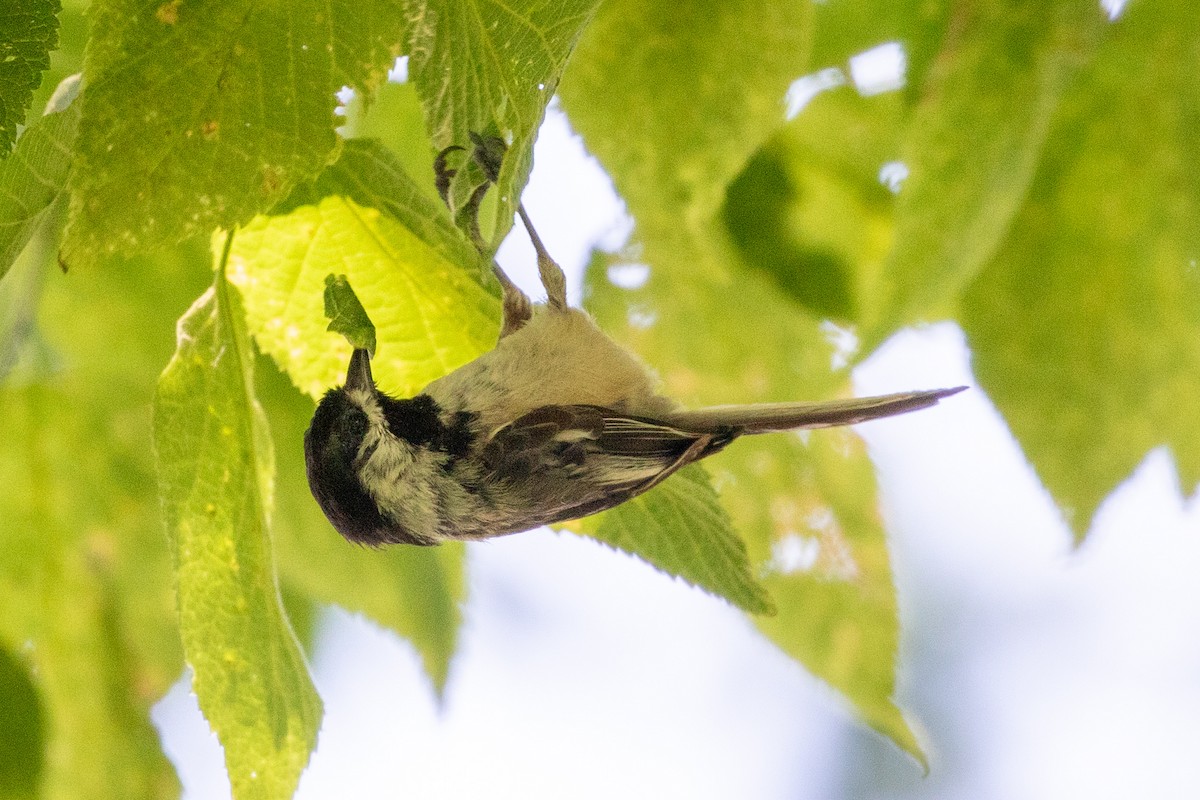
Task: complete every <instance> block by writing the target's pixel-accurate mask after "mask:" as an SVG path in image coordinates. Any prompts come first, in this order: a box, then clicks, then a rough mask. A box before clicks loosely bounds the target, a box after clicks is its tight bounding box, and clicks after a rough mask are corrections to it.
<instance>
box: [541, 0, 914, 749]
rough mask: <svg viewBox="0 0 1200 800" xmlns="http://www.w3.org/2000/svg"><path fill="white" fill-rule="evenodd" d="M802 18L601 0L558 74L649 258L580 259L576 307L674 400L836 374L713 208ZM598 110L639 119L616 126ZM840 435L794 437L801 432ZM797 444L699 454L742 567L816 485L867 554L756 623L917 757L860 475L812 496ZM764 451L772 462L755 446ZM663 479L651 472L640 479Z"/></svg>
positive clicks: (811, 389) (766, 11)
mask: <svg viewBox="0 0 1200 800" xmlns="http://www.w3.org/2000/svg"><path fill="white" fill-rule="evenodd" d="M810 13H811V7H810V6H809V5H807V4H776V3H767V2H756V1H755V0H744V1H743V2H734V3H724V4H720V5H719V6H716V7H714V6H711V5H701V4H697V5H695V6H684V7H683V8H680V7H679V5H678V4H673V5H668V4H666V3H649V4H647V3H634V2H632V0H628V1H627V2H613V3H609V4H606V5H605V6H603V8H602V9H601V11H600V12H599V14H598V15H597V18H596V20H595V22H594V23H593V25H592V26H590V27H589V28H588V31H587V33H586V34H585V36H584V38H583V40H582V41H581V42H580V45H579V48H578V50H577V51H576V54H575V56H574V60H573V62H572V66H571V70H570V72H569V74H568V75H567V77H566V79H565V80H564V82H563V86H562V91H561V94H562V97H563V101H564V105H565V106H566V109H567V112H568V114H569V115H570V118H571V121H572V123H573V124H574V125H575V127H576V129H577V130H578V131H580V133H581V134H582V135H583V137H584V140H585V142H586V143H587V145H588V147H589V149H590V150H591V151H592V152H593V153H594V154H595V155H596V156H597V157H598V158H599V159H600V160H601V162H602V163H603V164H604V165H605V167H606V168H607V169H608V171H609V173H610V175H611V176H612V178H613V181H614V182H615V183H616V185H617V188H618V189H619V190H620V192H621V194H622V195H623V197H624V198H625V200H626V202H627V203H628V205H629V209H630V211H631V212H632V213H633V215H634V218H635V219H636V221H637V229H636V232H635V235H636V237H637V239H638V242H639V244H640V245H641V246H642V249H641V250H640V251H639V252H638V253H637V255H636V259H637V261H640V262H642V263H644V264H648V265H649V267H650V270H649V278H648V280H647V282H646V283H645V285H644V286H642V287H640V288H638V289H634V290H625V291H622V290H618V289H616V288H615V287H614V286H613V285H612V284H611V283H610V282H609V281H607V280H605V279H604V275H605V268H606V267H610V268H620V263H619V262H620V261H621V260H622V259H617V262H618V263H614V264H602V263H601V264H597V265H594V268H593V270H592V271H591V275H590V281H589V290H590V293H589V295H588V296H589V301H590V303H591V306H590V307H591V308H592V310H593V311H594V313H595V314H596V316H597V318H598V319H599V320H600V323H601V325H602V327H604V328H605V330H607V331H609V332H610V333H612V334H614V335H616V336H618V337H619V338H620V339H622V340H624V341H625V342H627V343H629V344H630V346H631V347H632V348H633V349H634V350H636V351H637V352H639V353H641V354H642V355H643V356H645V357H646V358H647V360H648V361H649V362H650V363H651V364H652V365H653V366H654V367H655V368H656V369H657V370H658V371H659V373H660V375H661V376H662V378H663V382H664V384H665V391H666V393H667V394H670V395H672V396H674V397H678V398H680V399H681V400H683V401H685V402H688V403H705V404H708V403H731V402H753V401H765V400H796V399H800V398H814V399H817V398H822V397H829V396H830V395H831V394H832V393H833V392H835V391H836V390H838V389H840V388H841V387H842V386H843V385H844V383H845V377H844V375H839V374H837V372H835V370H834V369H833V362H834V356H835V351H834V348H833V346H832V345H831V343H830V342H829V341H828V337H827V336H826V334H825V333H824V331H823V330H822V328H821V326H820V324H819V322H818V321H817V320H816V319H815V318H813V317H810V316H808V315H806V314H803V313H800V312H798V310H797V307H796V305H795V304H793V303H791V302H790V301H789V300H788V299H787V298H785V297H783V296H782V295H781V294H780V293H779V291H778V289H777V288H775V287H774V286H772V285H770V284H769V283H768V282H767V281H766V280H765V279H764V278H763V276H762V275H761V274H759V273H756V272H752V271H749V270H746V269H744V267H743V265H741V264H739V259H738V254H737V252H736V251H735V250H734V248H733V247H732V246H731V243H730V241H729V240H728V238H726V236H725V226H724V224H723V220H722V218H721V214H722V209H723V207H724V204H725V200H726V193H727V189H728V186H729V184H730V183H731V182H732V181H733V180H734V178H735V177H736V176H737V175H738V174H739V173H740V172H741V171H742V169H743V166H744V165H745V163H746V162H747V160H748V159H749V158H750V156H751V155H752V154H753V153H754V152H755V151H756V150H757V149H758V148H759V147H760V146H761V144H762V143H763V142H765V141H766V140H767V139H768V138H769V137H770V136H771V135H772V134H773V133H774V132H775V131H776V130H777V129H778V128H779V126H780V125H781V124H782V122H783V98H784V95H785V93H786V91H787V88H788V86H789V84H790V83H791V81H792V80H793V79H794V78H796V77H798V76H799V75H800V74H802V73H803V71H804V70H805V68H806V57H805V53H806V48H807V42H808V37H809V32H808V24H809V14H810ZM734 75H736V76H738V78H737V79H736V80H731V79H730V76H734ZM614 119H632V120H637V124H636V125H634V126H625V125H621V126H617V125H613V124H612V120H614ZM634 257H635V256H632V255H631V256H629V257H628V258H634ZM628 258H627V259H625V260H626V261H628ZM634 263H637V262H634ZM845 435H847V434H844V433H843V434H839V433H837V432H832V431H814V432H812V433H811V434H810V435H809V436H810V437H811V440H812V441H814V442H815V441H817V440H821V439H823V438H825V437H830V436H833V437H839V436H845ZM797 441H798V440H793V439H790V438H788V437H787V436H786V435H779V436H774V437H756V438H755V439H753V440H750V441H742V442H736V443H735V444H734V445H733V446H731V447H730V448H729V449H728V450H726V451H725V452H723V453H721V454H718V455H717V456H714V457H713V458H712V459H709V460H708V462H706V463H707V464H708V466H709V468H710V469H712V470H714V473H715V475H716V482H717V485H719V486H723V487H729V489H728V491H726V492H724V493H723V496H722V500H723V502H725V503H726V505H727V506H728V507H729V508H730V510H731V512H732V514H733V519H734V521H735V522H736V523H737V527H738V528H739V530H741V531H742V532H743V533H744V534H746V535H747V537H748V541H747V547H748V552H749V555H750V560H751V563H752V564H754V565H756V567H757V566H760V565H766V564H767V563H769V561H770V559H771V553H772V550H773V548H774V547H775V543H776V542H777V541H779V540H781V539H782V538H784V537H786V536H787V535H789V534H790V533H792V532H793V531H798V532H800V533H801V534H804V533H805V532H806V531H808V530H809V529H810V528H811V527H812V524H813V523H812V522H810V521H808V520H806V519H805V518H803V517H800V518H799V519H798V520H797V521H796V524H795V525H791V524H789V525H788V526H780V525H777V524H776V520H775V519H774V518H773V516H772V510H773V509H776V508H779V507H782V506H787V505H789V504H791V505H801V506H802V505H803V504H805V503H809V504H811V503H812V497H813V495H814V494H815V495H816V497H817V498H818V499H819V500H820V501H822V502H823V504H824V505H825V506H827V507H829V508H831V509H833V513H834V514H835V517H836V518H837V519H838V520H839V521H840V524H841V525H842V526H843V527H844V529H845V538H846V539H847V540H848V541H853V542H855V543H856V548H857V549H854V550H852V557H854V558H862V559H864V562H865V560H866V559H868V558H869V559H870V563H869V564H864V565H863V566H861V567H860V568H859V569H858V571H857V572H856V573H854V574H853V577H852V578H843V579H841V580H825V581H812V582H811V584H810V586H811V588H806V589H805V591H811V593H812V594H813V596H814V597H816V598H818V599H817V600H816V601H814V606H815V607H816V608H819V609H821V610H820V611H810V610H807V609H804V608H801V607H800V606H799V605H797V603H796V602H795V601H794V600H793V597H792V594H793V592H792V589H791V588H790V583H789V582H788V581H782V580H779V581H774V582H773V585H774V586H776V587H778V589H779V590H780V591H783V592H784V593H785V594H786V595H787V598H786V599H783V600H780V601H779V605H780V611H781V614H783V615H785V616H786V617H787V618H788V619H790V620H793V622H795V620H797V619H798V618H802V617H803V616H804V615H805V614H811V615H812V616H811V618H810V619H808V620H807V621H806V623H807V624H794V625H793V626H791V627H788V626H786V625H784V624H782V623H781V624H780V625H778V626H771V627H768V628H766V630H767V632H768V634H769V635H771V636H772V638H774V639H775V640H776V641H777V642H778V643H779V644H780V646H781V647H783V648H784V649H785V650H786V651H787V652H788V653H790V654H792V655H793V656H794V657H796V658H798V659H800V660H801V661H802V662H803V663H804V664H806V665H807V666H808V667H809V668H810V669H812V670H813V671H814V672H816V673H817V674H819V675H821V676H822V677H825V678H826V679H827V680H829V681H830V682H831V683H832V685H833V686H834V687H835V688H837V689H838V690H840V691H842V692H843V693H845V694H846V695H847V697H849V698H850V699H851V701H852V702H853V703H854V704H855V707H856V708H857V709H858V710H859V711H860V713H862V714H863V715H864V717H865V718H866V719H867V721H868V722H869V723H871V724H872V725H873V726H874V727H875V728H876V729H877V730H880V731H881V732H882V733H884V734H885V735H888V736H890V737H892V739H893V740H895V741H896V742H897V743H898V744H899V745H900V746H901V747H904V748H906V749H908V750H909V751H910V752H914V753H919V752H920V751H919V748H918V747H917V746H916V745H915V743H914V740H913V737H912V734H911V732H910V731H909V730H908V728H907V726H906V724H905V723H904V720H903V718H902V717H901V716H900V715H899V713H898V712H896V710H895V708H894V706H893V705H892V699H891V695H892V688H893V685H894V678H893V672H894V669H895V642H896V637H897V630H898V620H897V618H896V609H895V601H894V589H893V586H892V576H891V570H890V566H889V564H888V560H887V549H886V545H885V543H884V539H883V532H882V530H881V529H880V527H879V525H878V521H877V519H875V518H874V517H870V518H868V517H865V516H864V515H863V514H862V513H860V511H859V510H860V509H861V508H862V507H867V508H874V506H875V504H876V503H877V500H876V497H875V493H874V487H873V485H870V484H868V485H863V486H859V487H858V488H859V489H860V490H861V491H862V494H861V495H858V494H855V495H852V496H843V495H837V496H827V495H826V493H825V490H824V489H823V488H822V485H821V484H818V483H816V482H815V478H812V477H809V479H808V482H807V483H805V482H804V481H801V480H799V479H800V478H803V477H804V470H805V466H804V463H805V462H804V458H805V457H804V456H803V454H802V453H801V457H800V459H799V460H796V456H797V454H796V453H795V452H791V448H796V450H799V446H798V445H797V444H796V442H797ZM834 441H839V440H838V439H836V438H835V439H834ZM814 446H816V445H814ZM779 448H785V450H784V452H783V453H782V455H781V456H779V457H774V458H769V457H768V455H767V454H770V453H776V452H778V450H779ZM826 449H829V450H831V452H832V453H833V455H831V456H829V457H828V458H825V457H823V456H822V457H820V458H819V460H820V463H821V474H822V475H824V474H831V475H834V476H837V475H838V474H840V471H842V470H845V471H847V473H848V474H857V471H858V470H859V469H861V468H862V466H863V464H864V462H863V460H862V456H861V451H860V450H856V449H855V448H842V449H838V448H837V447H830V446H829V445H828V444H826V445H823V446H821V449H820V450H818V452H819V453H824V452H825V450H826ZM807 460H808V461H809V462H813V461H817V460H818V456H816V455H808V456H807ZM773 464H775V465H777V466H772V465H773ZM779 465H781V466H779ZM764 470H767V471H770V470H779V475H780V477H779V478H778V479H777V482H775V483H770V482H768V481H766V480H764V477H765V476H764V475H763V471H764ZM809 472H815V468H811V469H809ZM668 483H669V482H668ZM666 490H667V484H664V485H663V486H662V487H659V488H658V489H656V490H654V491H657V492H663V491H666ZM647 499H648V501H649V496H648V498H647ZM814 535H816V532H814ZM848 598H849V599H848ZM880 598H883V599H882V600H880ZM834 628H836V629H838V630H848V631H853V632H855V635H857V636H859V637H860V642H859V645H858V646H857V647H856V648H854V649H846V650H844V651H843V652H845V653H846V654H847V658H849V659H850V661H851V662H852V663H850V664H848V665H842V664H839V665H838V668H836V669H835V668H832V667H831V664H830V660H829V659H828V658H825V657H824V654H823V651H822V645H821V642H820V640H819V637H820V636H821V635H822V633H823V632H824V631H825V630H828V629H834ZM888 709H890V712H889V711H888Z"/></svg>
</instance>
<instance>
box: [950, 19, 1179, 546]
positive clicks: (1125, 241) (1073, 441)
mask: <svg viewBox="0 0 1200 800" xmlns="http://www.w3.org/2000/svg"><path fill="white" fill-rule="evenodd" d="M1190 10H1191V7H1190V6H1189V5H1188V4H1187V3H1184V2H1178V3H1173V4H1158V5H1154V4H1142V5H1138V4H1133V5H1131V6H1130V8H1129V9H1128V12H1127V13H1126V14H1125V15H1124V16H1123V17H1122V18H1121V19H1119V20H1118V21H1117V22H1115V23H1113V26H1112V28H1113V29H1112V30H1111V31H1110V38H1109V39H1108V41H1107V42H1106V43H1105V45H1104V46H1103V47H1102V48H1101V50H1100V51H1099V52H1098V53H1097V56H1096V58H1095V60H1094V62H1093V63H1092V64H1091V65H1090V66H1089V67H1088V68H1087V69H1086V70H1085V71H1084V73H1083V74H1082V75H1081V77H1080V80H1079V81H1078V83H1077V84H1076V85H1074V86H1073V87H1072V88H1071V90H1070V91H1069V92H1068V93H1067V94H1066V95H1065V96H1064V98H1063V101H1062V106H1061V110H1060V113H1059V114H1058V115H1057V117H1056V119H1055V121H1054V125H1053V129H1052V133H1051V135H1050V138H1049V140H1048V141H1047V144H1046V152H1045V156H1044V159H1043V163H1042V165H1041V167H1040V170H1039V172H1038V175H1037V177H1036V179H1035V180H1034V184H1033V187H1032V190H1031V192H1030V196H1029V199H1028V200H1027V201H1026V203H1025V205H1024V207H1023V208H1022V209H1021V213H1020V215H1019V216H1018V218H1017V220H1016V222H1015V223H1014V226H1013V231H1012V234H1011V235H1010V237H1009V239H1008V241H1007V242H1006V244H1005V246H1004V248H1003V249H1002V250H1001V252H1000V253H998V254H997V256H996V258H995V259H993V260H992V262H991V263H990V265H989V266H988V268H987V269H986V270H985V271H984V272H983V274H981V275H980V276H979V278H978V280H976V281H975V283H974V284H972V285H971V287H970V288H969V290H968V292H967V294H966V297H965V299H964V301H963V307H962V312H961V319H962V324H963V328H964V329H965V331H966V333H967V338H968V341H969V342H970V345H971V349H972V351H973V354H974V367H975V371H976V374H977V375H978V376H979V382H980V384H981V385H983V386H984V387H985V388H986V389H987V392H988V395H989V396H990V397H991V398H993V399H994V401H995V403H996V405H997V407H998V408H999V409H1000V411H1001V413H1003V415H1004V417H1005V419H1006V420H1007V421H1008V423H1009V425H1010V426H1011V427H1012V429H1013V433H1014V434H1016V437H1017V439H1018V441H1019V442H1020V443H1021V445H1022V447H1023V448H1024V449H1025V452H1026V453H1027V454H1028V455H1029V458H1030V460H1031V461H1032V462H1033V465H1034V467H1035V469H1036V470H1037V472H1038V474H1039V475H1040V477H1041V478H1042V480H1043V481H1044V482H1045V483H1046V486H1047V487H1048V488H1049V489H1050V492H1051V493H1052V494H1053V495H1054V497H1055V499H1056V500H1057V501H1058V502H1059V503H1060V504H1061V505H1062V507H1063V508H1064V509H1065V510H1066V513H1067V518H1068V520H1069V522H1070V524H1071V527H1072V529H1073V530H1074V532H1075V536H1076V538H1077V539H1082V537H1083V536H1084V534H1085V533H1086V531H1087V529H1088V526H1089V524H1090V522H1091V520H1092V516H1093V514H1094V513H1095V511H1096V509H1097V507H1098V506H1099V504H1100V502H1101V500H1103V498H1104V497H1105V496H1106V495H1107V494H1108V493H1109V492H1110V491H1111V490H1112V489H1113V487H1114V486H1115V485H1116V484H1117V482H1118V481H1120V480H1122V479H1123V478H1125V477H1126V476H1127V475H1128V474H1129V473H1130V471H1131V470H1132V469H1133V468H1134V466H1136V465H1137V463H1138V462H1140V461H1141V460H1142V458H1143V457H1144V455H1145V453H1146V452H1147V451H1148V450H1150V449H1151V448H1154V447H1157V446H1160V445H1166V446H1168V447H1170V448H1171V451H1172V453H1173V455H1174V456H1175V462H1176V465H1177V467H1178V469H1179V474H1180V479H1181V481H1182V483H1183V485H1184V488H1185V489H1186V490H1191V489H1192V488H1193V487H1194V486H1195V485H1196V483H1197V481H1198V480H1200V426H1197V425H1196V423H1195V418H1194V415H1193V414H1191V413H1189V412H1188V409H1191V408H1193V407H1194V406H1195V403H1196V397H1198V396H1200V277H1198V273H1197V270H1196V264H1197V262H1198V261H1200V223H1198V220H1200V182H1198V181H1197V180H1196V176H1197V174H1200V147H1198V144H1197V138H1196V134H1195V132H1196V130H1197V125H1200V78H1198V77H1197V73H1196V71H1195V70H1194V69H1192V67H1191V65H1192V64H1194V63H1196V61H1197V60H1198V59H1200V27H1198V26H1197V25H1196V17H1195V15H1194V14H1191V13H1190ZM1185 20H1186V22H1185Z"/></svg>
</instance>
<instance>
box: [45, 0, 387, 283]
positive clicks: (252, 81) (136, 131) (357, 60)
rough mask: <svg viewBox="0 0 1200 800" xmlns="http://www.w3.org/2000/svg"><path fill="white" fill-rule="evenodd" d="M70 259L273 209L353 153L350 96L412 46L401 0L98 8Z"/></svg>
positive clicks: (106, 4)
mask: <svg viewBox="0 0 1200 800" xmlns="http://www.w3.org/2000/svg"><path fill="white" fill-rule="evenodd" d="M90 14H91V15H92V30H91V38H90V40H89V43H88V51H87V61H86V64H85V70H84V72H85V74H86V76H87V80H88V87H87V91H86V92H84V95H83V97H82V100H83V111H82V113H83V116H82V119H81V121H80V128H79V131H80V134H79V143H78V148H77V150H78V154H79V155H78V157H79V168H78V169H76V170H75V172H74V177H73V178H72V186H71V188H72V202H71V220H70V223H69V226H68V229H67V236H66V241H65V242H64V252H65V254H66V259H67V260H68V261H69V262H74V261H77V260H78V261H89V260H93V259H96V258H100V257H102V256H104V255H106V254H110V253H114V252H131V251H137V250H145V249H151V248H158V247H162V246H164V245H167V244H172V243H175V242H179V241H183V240H185V239H187V238H190V237H192V236H196V235H207V234H209V233H210V232H211V231H212V230H213V229H214V228H216V227H224V228H231V227H233V226H235V225H237V224H240V223H243V222H245V221H247V220H249V219H250V218H251V217H252V216H253V215H254V214H255V213H258V212H261V211H265V210H267V209H268V208H270V207H271V206H272V205H274V204H275V203H276V202H278V201H279V200H280V199H282V198H283V197H284V196H286V195H287V193H288V191H290V189H291V188H292V187H293V186H294V185H295V184H296V183H297V182H298V181H301V180H308V179H310V178H312V177H313V176H315V175H316V174H317V173H318V172H319V171H320V170H321V169H322V168H323V167H324V166H325V164H326V163H328V162H329V160H330V155H331V153H333V152H334V151H335V149H336V147H337V146H338V144H339V140H338V138H337V135H336V134H335V132H334V125H335V120H334V115H333V112H334V109H335V107H336V104H337V100H336V97H335V93H336V92H337V91H338V90H339V89H340V88H341V87H342V86H344V85H349V86H353V87H356V88H358V89H360V90H363V91H367V90H369V89H370V88H371V87H373V86H374V85H375V84H377V83H378V82H379V81H381V80H382V79H383V77H384V75H385V74H386V71H387V69H388V68H389V67H391V66H392V63H393V62H394V60H395V58H396V56H397V55H398V52H399V46H400V42H401V41H402V39H403V19H402V17H403V14H402V12H401V10H400V4H399V0H366V2H363V1H362V0H333V2H323V1H322V0H297V2H289V3H285V4H278V3H257V2H253V1H252V0H236V1H235V2H220V1H218V0H200V1H199V2H194V3H193V2H188V3H184V2H180V0H102V1H101V2H97V3H95V4H93V6H92V8H91V10H90Z"/></svg>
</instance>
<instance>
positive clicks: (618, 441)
mask: <svg viewBox="0 0 1200 800" xmlns="http://www.w3.org/2000/svg"><path fill="white" fill-rule="evenodd" d="M733 437H734V433H733V432H732V431H729V432H712V431H709V432H697V431H689V430H686V429H682V428H679V427H677V426H673V425H669V424H667V423H665V422H662V421H661V420H655V419H651V418H648V417H638V416H633V415H629V414H624V413H621V412H619V411H615V410H613V409H610V408H604V407H601V406H591V405H578V406H543V407H541V408H538V409H535V410H533V411H531V412H529V413H528V414H525V415H524V416H522V417H520V418H518V419H516V420H515V421H513V422H511V423H509V424H508V425H505V426H504V427H503V428H500V429H499V430H498V431H496V432H495V434H493V435H492V437H491V438H490V440H489V441H488V442H487V444H486V445H485V446H484V449H483V453H482V460H483V463H484V465H485V468H486V470H487V474H488V479H489V480H491V481H498V482H504V483H508V484H510V485H518V486H525V487H529V488H531V489H536V490H537V491H538V493H539V495H540V499H541V500H543V501H547V502H548V504H549V505H551V506H553V509H554V510H553V516H554V520H547V521H556V520H564V519H574V518H576V517H580V516H585V515H587V514H591V513H595V512H597V511H601V510H603V509H605V508H610V507H612V506H614V505H617V504H618V503H621V502H624V500H627V499H629V498H630V497H633V496H635V495H637V494H640V493H642V492H644V491H646V490H647V489H649V488H651V487H653V486H655V485H656V484H658V483H659V482H661V481H662V480H664V479H665V478H667V477H668V476H670V475H671V474H673V473H674V472H675V471H676V470H678V469H679V468H680V467H682V466H684V465H686V464H689V463H691V462H693V461H695V460H697V459H699V458H702V457H704V456H706V455H708V454H709V453H713V452H715V451H717V450H719V449H721V448H722V447H724V446H725V445H726V444H728V443H729V442H730V441H732V439H733Z"/></svg>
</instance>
